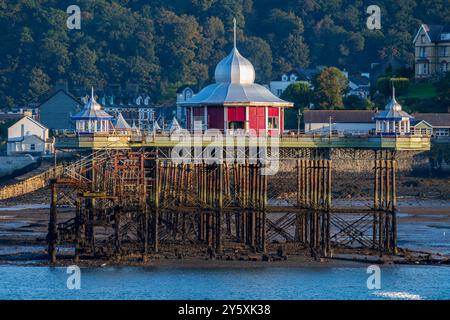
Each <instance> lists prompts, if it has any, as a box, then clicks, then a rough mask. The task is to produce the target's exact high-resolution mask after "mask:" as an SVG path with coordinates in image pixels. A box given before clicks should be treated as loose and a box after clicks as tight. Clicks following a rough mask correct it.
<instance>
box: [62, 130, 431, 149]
mask: <svg viewBox="0 0 450 320" xmlns="http://www.w3.org/2000/svg"><path fill="white" fill-rule="evenodd" d="M218 139H219V140H221V141H223V146H224V147H227V146H229V145H237V143H242V142H244V145H245V146H250V145H251V144H252V143H255V141H257V140H258V139H256V138H255V137H248V136H246V137H244V138H241V139H242V140H238V139H239V138H237V137H233V136H227V137H222V138H217V137H203V138H202V139H198V140H196V139H193V138H192V139H186V136H183V135H180V134H178V135H176V134H173V135H170V134H156V135H117V134H91V135H76V134H72V135H67V134H66V135H58V136H57V137H56V148H58V149H94V150H95V149H131V148H143V147H144V148H146V147H148V148H152V147H156V148H172V147H175V146H203V147H205V146H207V145H209V144H210V143H211V142H217V141H218ZM238 141H241V142H238ZM272 141H273V140H272V138H270V137H269V138H268V140H267V142H268V144H269V145H270V144H271V143H272ZM278 141H279V142H278V146H279V147H280V148H355V149H373V150H382V149H386V150H398V151H401V150H414V151H428V150H430V137H428V136H416V135H413V136H372V135H365V136H338V135H333V136H331V137H330V136H318V135H317V136H315V135H283V136H281V137H280V138H279V140H278Z"/></svg>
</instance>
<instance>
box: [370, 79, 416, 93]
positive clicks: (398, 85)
mask: <svg viewBox="0 0 450 320" xmlns="http://www.w3.org/2000/svg"><path fill="white" fill-rule="evenodd" d="M409 85H410V83H409V79H408V78H398V77H395V78H394V77H381V78H379V79H378V80H377V89H378V91H379V92H380V93H381V94H383V95H384V96H385V97H390V96H391V95H392V86H394V87H395V93H396V95H397V96H401V95H404V94H406V93H407V92H408V89H409Z"/></svg>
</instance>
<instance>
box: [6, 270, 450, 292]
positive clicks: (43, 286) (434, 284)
mask: <svg viewBox="0 0 450 320" xmlns="http://www.w3.org/2000/svg"><path fill="white" fill-rule="evenodd" d="M66 271H67V269H66V268H62V267H30V266H26V267H22V266H6V265H5V266H0V299H52V300H53V299H124V300H127V299H175V300H178V299H207V300H208V299H238V300H240V299H244V300H245V299H256V300H259V299H277V300H293V299H450V266H381V288H380V289H372V290H371V289H368V287H367V279H368V277H369V276H370V274H368V273H367V266H355V267H353V266H352V267H328V266H324V267H315V268H308V267H301V268H287V267H255V268H253V267H251V268H214V269H213V268H211V269H209V268H179V267H177V268H167V267H164V268H162V267H105V268H100V267H98V268H82V269H81V277H80V279H81V286H80V289H78V290H77V289H72V290H71V289H68V287H67V279H68V277H70V274H67V272H66Z"/></svg>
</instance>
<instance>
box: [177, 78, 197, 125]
mask: <svg viewBox="0 0 450 320" xmlns="http://www.w3.org/2000/svg"><path fill="white" fill-rule="evenodd" d="M193 97H195V92H194V90H193V89H192V88H191V87H190V86H187V85H185V86H182V87H180V88H178V90H177V112H176V117H177V119H179V120H180V122H181V124H182V125H183V126H186V118H187V115H186V108H184V107H182V106H181V105H180V104H181V103H183V102H186V101H188V100H189V99H191V98H193Z"/></svg>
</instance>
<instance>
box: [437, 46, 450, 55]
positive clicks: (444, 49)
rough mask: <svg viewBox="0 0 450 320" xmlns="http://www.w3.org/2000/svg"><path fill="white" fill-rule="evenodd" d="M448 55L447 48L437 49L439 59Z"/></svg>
mask: <svg viewBox="0 0 450 320" xmlns="http://www.w3.org/2000/svg"><path fill="white" fill-rule="evenodd" d="M447 54H448V49H447V47H439V56H440V57H446V56H447Z"/></svg>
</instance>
